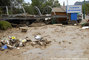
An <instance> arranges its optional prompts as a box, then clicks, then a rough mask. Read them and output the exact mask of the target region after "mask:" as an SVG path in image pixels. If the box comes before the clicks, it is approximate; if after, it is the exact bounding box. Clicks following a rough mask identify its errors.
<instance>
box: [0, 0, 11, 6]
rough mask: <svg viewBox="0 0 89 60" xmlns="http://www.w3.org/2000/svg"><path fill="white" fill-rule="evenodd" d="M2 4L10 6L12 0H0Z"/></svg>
mask: <svg viewBox="0 0 89 60" xmlns="http://www.w3.org/2000/svg"><path fill="white" fill-rule="evenodd" d="M0 6H10V0H0Z"/></svg>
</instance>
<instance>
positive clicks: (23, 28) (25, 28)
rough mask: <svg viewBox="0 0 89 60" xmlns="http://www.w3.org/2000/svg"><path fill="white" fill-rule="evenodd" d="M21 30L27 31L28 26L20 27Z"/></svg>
mask: <svg viewBox="0 0 89 60" xmlns="http://www.w3.org/2000/svg"><path fill="white" fill-rule="evenodd" d="M20 29H21V32H27V30H28V28H27V27H20Z"/></svg>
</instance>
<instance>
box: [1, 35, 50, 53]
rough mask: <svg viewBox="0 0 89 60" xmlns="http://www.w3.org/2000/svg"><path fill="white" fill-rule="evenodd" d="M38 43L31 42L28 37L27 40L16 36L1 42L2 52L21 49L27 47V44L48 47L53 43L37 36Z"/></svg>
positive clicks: (4, 38)
mask: <svg viewBox="0 0 89 60" xmlns="http://www.w3.org/2000/svg"><path fill="white" fill-rule="evenodd" d="M35 39H36V41H32V40H30V39H29V38H28V37H26V38H25V39H17V38H16V37H15V36H9V37H7V38H6V37H3V39H1V40H0V50H1V51H3V50H5V49H14V48H17V49H18V48H19V47H24V46H26V43H28V42H30V43H31V46H33V47H34V46H37V45H39V46H42V47H43V46H45V47H46V46H47V45H49V44H50V43H51V41H48V40H44V39H43V38H42V37H41V36H40V35H36V36H35Z"/></svg>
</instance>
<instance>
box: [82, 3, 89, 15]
mask: <svg viewBox="0 0 89 60" xmlns="http://www.w3.org/2000/svg"><path fill="white" fill-rule="evenodd" d="M82 10H83V12H84V4H83V5H82ZM85 14H89V3H86V4H85Z"/></svg>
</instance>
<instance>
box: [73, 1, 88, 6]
mask: <svg viewBox="0 0 89 60" xmlns="http://www.w3.org/2000/svg"><path fill="white" fill-rule="evenodd" d="M85 3H89V1H85ZM83 4H84V1H82V2H75V4H74V5H83Z"/></svg>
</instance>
